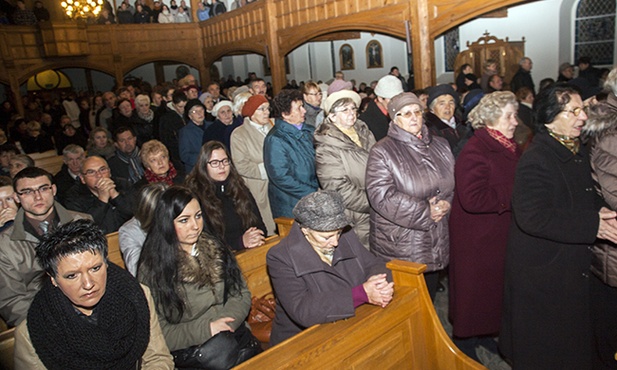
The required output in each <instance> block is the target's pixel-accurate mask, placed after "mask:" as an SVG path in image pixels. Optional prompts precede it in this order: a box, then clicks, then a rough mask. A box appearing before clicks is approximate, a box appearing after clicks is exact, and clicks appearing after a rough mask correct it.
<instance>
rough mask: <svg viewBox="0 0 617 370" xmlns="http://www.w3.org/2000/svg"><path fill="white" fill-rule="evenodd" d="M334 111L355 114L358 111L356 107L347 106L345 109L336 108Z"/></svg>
mask: <svg viewBox="0 0 617 370" xmlns="http://www.w3.org/2000/svg"><path fill="white" fill-rule="evenodd" d="M334 113H345V114H357V113H358V108H356V107H353V108H352V107H347V108H345V109H336V110H334Z"/></svg>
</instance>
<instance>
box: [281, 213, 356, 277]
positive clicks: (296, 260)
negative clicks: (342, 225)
mask: <svg viewBox="0 0 617 370" xmlns="http://www.w3.org/2000/svg"><path fill="white" fill-rule="evenodd" d="M345 234H346V233H343V235H341V238H340V239H339V245H338V247H337V248H336V250H335V251H334V256H333V258H332V267H334V266H336V264H337V263H339V262H340V261H343V260H348V259H352V258H358V256H357V255H356V254H355V253H354V251H353V250H352V249H351V247H350V245H349V240H348V239H347V236H346V235H345ZM286 244H287V249H288V251H289V257H290V259H291V262H292V265H293V269H294V272H295V274H296V276H303V275H307V274H310V273H314V272H318V271H329V272H331V271H332V269H331V267H329V266H328V265H326V264H325V263H324V262H323V261H322V260H321V259H320V258H319V256H318V255H317V253H316V252H315V251H314V250H313V248H312V247H311V245H310V244H309V243H308V241H307V240H306V238H305V237H304V234H302V231H301V230H300V227H299V226H298V224H296V223H294V224H293V226H292V227H291V230H290V232H289V235H288V236H287V243H286Z"/></svg>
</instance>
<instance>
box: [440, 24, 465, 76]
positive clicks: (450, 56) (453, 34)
mask: <svg viewBox="0 0 617 370" xmlns="http://www.w3.org/2000/svg"><path fill="white" fill-rule="evenodd" d="M458 40H459V37H458V27H456V28H454V29H452V30H450V31H448V32H447V33H446V34H445V35H444V37H443V48H444V50H443V51H444V53H443V54H444V59H445V60H444V62H445V65H446V72H452V71H454V62H455V61H456V56H457V55H458V53H459V51H461V48H460V46H459V41H458Z"/></svg>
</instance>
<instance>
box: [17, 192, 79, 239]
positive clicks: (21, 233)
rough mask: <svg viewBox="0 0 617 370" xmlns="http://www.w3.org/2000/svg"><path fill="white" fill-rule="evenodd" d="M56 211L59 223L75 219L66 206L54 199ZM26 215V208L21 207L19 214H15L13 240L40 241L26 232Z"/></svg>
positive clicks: (62, 223)
mask: <svg viewBox="0 0 617 370" xmlns="http://www.w3.org/2000/svg"><path fill="white" fill-rule="evenodd" d="M54 211H55V212H56V214H57V215H58V218H59V219H60V224H59V225H64V224H66V223H68V222H71V221H73V216H71V214H70V213H69V212H68V211H67V210H66V209H65V208H64V207H62V205H60V203H58V202H56V201H54ZM25 217H26V215H25V214H24V209H23V208H19V210H18V211H17V214H16V215H15V221H14V222H13V232H12V233H11V240H26V241H31V242H35V243H38V242H39V240H38V239H37V238H36V237H34V236H32V235H30V233H27V232H26V229H25V228H24V221H25Z"/></svg>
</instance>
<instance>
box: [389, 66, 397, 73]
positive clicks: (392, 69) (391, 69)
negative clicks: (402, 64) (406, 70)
mask: <svg viewBox="0 0 617 370" xmlns="http://www.w3.org/2000/svg"><path fill="white" fill-rule="evenodd" d="M395 69H396V70H398V67H397V66H394V67H392V68H390V73H392V72H394V70H395Z"/></svg>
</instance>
